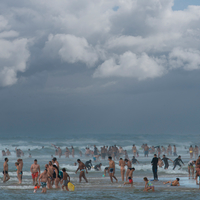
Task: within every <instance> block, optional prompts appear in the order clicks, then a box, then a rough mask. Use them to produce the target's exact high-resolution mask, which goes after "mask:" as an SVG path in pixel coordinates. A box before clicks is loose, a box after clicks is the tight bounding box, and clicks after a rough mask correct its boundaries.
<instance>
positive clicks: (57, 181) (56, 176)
mask: <svg viewBox="0 0 200 200" xmlns="http://www.w3.org/2000/svg"><path fill="white" fill-rule="evenodd" d="M53 170H54V172H53V178H54V180H55V187H56V189H60V187H59V182H60V180H61V177H60V175H59V169H58V167H57V166H56V165H53Z"/></svg>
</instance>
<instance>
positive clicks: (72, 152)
mask: <svg viewBox="0 0 200 200" xmlns="http://www.w3.org/2000/svg"><path fill="white" fill-rule="evenodd" d="M71 153H72V157H73V158H74V147H73V146H72V151H71Z"/></svg>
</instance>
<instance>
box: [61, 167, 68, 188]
mask: <svg viewBox="0 0 200 200" xmlns="http://www.w3.org/2000/svg"><path fill="white" fill-rule="evenodd" d="M62 171H63V185H62V189H63V190H64V188H65V189H66V190H67V191H69V189H68V183H69V182H70V176H69V174H68V173H67V172H66V169H65V168H63V169H62Z"/></svg>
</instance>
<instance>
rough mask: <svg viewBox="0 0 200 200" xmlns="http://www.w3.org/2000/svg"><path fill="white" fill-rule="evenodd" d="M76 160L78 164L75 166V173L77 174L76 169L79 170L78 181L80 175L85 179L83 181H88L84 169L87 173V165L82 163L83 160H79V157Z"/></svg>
mask: <svg viewBox="0 0 200 200" xmlns="http://www.w3.org/2000/svg"><path fill="white" fill-rule="evenodd" d="M77 162H78V164H79V166H78V168H77V170H76V172H75V173H76V174H77V171H78V170H80V174H79V183H80V182H81V178H82V177H83V178H84V179H85V181H86V182H87V183H88V180H87V178H86V176H85V171H86V174H87V173H88V171H87V167H86V166H85V164H84V163H83V162H81V160H80V159H78V160H77Z"/></svg>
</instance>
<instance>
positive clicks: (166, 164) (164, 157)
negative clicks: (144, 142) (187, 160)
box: [162, 155, 174, 169]
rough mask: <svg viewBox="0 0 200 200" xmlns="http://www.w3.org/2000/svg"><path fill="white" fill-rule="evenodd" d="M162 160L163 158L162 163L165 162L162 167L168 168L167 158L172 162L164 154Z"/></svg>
mask: <svg viewBox="0 0 200 200" xmlns="http://www.w3.org/2000/svg"><path fill="white" fill-rule="evenodd" d="M162 160H163V161H164V163H165V166H164V169H168V167H169V162H168V160H170V161H171V162H174V161H173V160H171V159H169V158H167V157H166V156H165V155H163V158H162Z"/></svg>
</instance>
